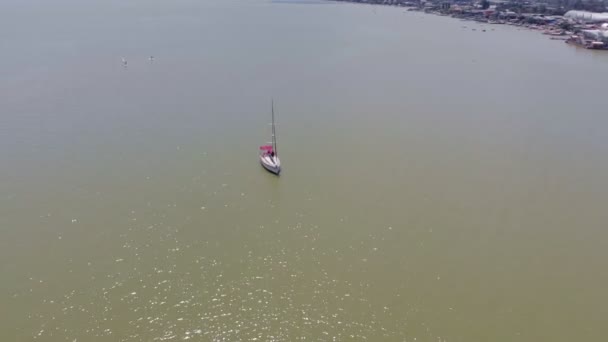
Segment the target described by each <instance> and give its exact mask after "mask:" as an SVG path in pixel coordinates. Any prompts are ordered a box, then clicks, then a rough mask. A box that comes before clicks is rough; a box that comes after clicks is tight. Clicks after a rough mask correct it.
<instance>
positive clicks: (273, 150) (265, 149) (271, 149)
mask: <svg viewBox="0 0 608 342" xmlns="http://www.w3.org/2000/svg"><path fill="white" fill-rule="evenodd" d="M271 112H272V142H270V145H262V146H260V163H261V164H262V166H263V167H264V168H265V169H266V170H268V171H269V172H272V173H274V174H275V175H278V174H279V173H281V161H280V160H279V154H278V151H277V136H276V133H275V132H276V131H275V128H274V100H273V101H272V107H271Z"/></svg>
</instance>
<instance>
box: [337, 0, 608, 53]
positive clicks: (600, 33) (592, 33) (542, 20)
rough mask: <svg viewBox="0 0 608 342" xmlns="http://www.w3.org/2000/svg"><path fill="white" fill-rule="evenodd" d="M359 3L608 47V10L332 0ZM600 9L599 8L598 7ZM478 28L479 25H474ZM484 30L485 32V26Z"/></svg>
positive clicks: (596, 47)
mask: <svg viewBox="0 0 608 342" xmlns="http://www.w3.org/2000/svg"><path fill="white" fill-rule="evenodd" d="M332 1H336V2H347V3H357V4H368V5H379V6H396V7H402V8H406V9H407V11H418V12H424V13H427V14H435V15H439V16H450V17H452V18H457V19H460V20H463V21H475V22H478V23H482V24H492V25H496V24H498V25H512V26H518V27H522V28H526V29H529V30H535V31H539V32H542V33H543V34H544V35H547V36H548V37H549V39H551V40H563V41H565V42H566V43H568V44H572V45H577V46H580V47H584V48H586V49H594V50H608V13H598V12H587V11H578V10H569V11H567V12H566V11H565V9H564V8H562V7H560V8H553V7H547V6H546V5H545V4H542V3H527V4H526V5H522V4H521V3H519V2H504V3H500V4H497V5H492V4H491V2H490V1H488V0H482V1H480V2H477V1H461V2H458V3H453V2H449V1H434V2H430V1H428V2H421V1H411V0H332ZM598 10H600V9H598ZM471 30H473V31H476V30H477V29H476V28H471ZM480 30H481V31H482V32H486V29H484V28H483V27H482V28H480Z"/></svg>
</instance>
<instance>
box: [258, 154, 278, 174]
mask: <svg viewBox="0 0 608 342" xmlns="http://www.w3.org/2000/svg"><path fill="white" fill-rule="evenodd" d="M260 164H262V166H263V167H264V168H265V169H266V170H268V171H269V172H272V173H274V174H275V175H278V174H279V173H281V161H280V160H279V157H277V156H274V157H272V156H270V155H267V154H266V155H260Z"/></svg>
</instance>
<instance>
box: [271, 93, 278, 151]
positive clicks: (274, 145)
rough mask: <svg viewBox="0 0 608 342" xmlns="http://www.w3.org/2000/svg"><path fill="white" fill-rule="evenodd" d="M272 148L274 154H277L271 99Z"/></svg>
mask: <svg viewBox="0 0 608 342" xmlns="http://www.w3.org/2000/svg"><path fill="white" fill-rule="evenodd" d="M272 150H273V151H274V154H275V155H277V156H278V155H279V153H278V152H277V136H276V133H275V130H274V99H272Z"/></svg>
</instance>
